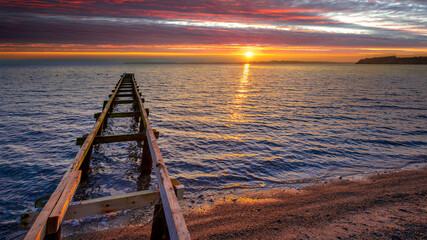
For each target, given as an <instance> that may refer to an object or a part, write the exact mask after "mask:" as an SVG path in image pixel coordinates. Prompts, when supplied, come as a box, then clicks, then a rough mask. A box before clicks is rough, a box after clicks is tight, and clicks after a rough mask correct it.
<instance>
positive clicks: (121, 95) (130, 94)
mask: <svg viewBox="0 0 427 240" xmlns="http://www.w3.org/2000/svg"><path fill="white" fill-rule="evenodd" d="M112 95H113V94H110V95H108V96H109V97H111V96H112ZM134 96H135V93H129V94H117V95H116V97H134Z"/></svg>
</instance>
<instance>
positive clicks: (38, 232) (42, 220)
mask: <svg viewBox="0 0 427 240" xmlns="http://www.w3.org/2000/svg"><path fill="white" fill-rule="evenodd" d="M124 76H126V75H123V76H122V77H121V78H120V80H119V84H118V86H120V84H121V83H122V82H123V79H124ZM118 90H119V89H118V88H116V90H115V91H114V94H113V96H112V97H111V99H110V100H109V101H108V103H107V104H106V106H105V108H104V110H103V112H102V114H101V116H100V117H99V118H98V120H97V121H96V123H95V126H94V127H93V129H92V131H91V132H90V134H89V136H88V137H87V139H86V141H85V142H84V143H83V145H82V146H81V148H80V150H79V152H78V153H77V155H76V156H75V158H74V160H73V163H72V164H71V166H70V167H69V168H68V169H67V171H66V172H65V174H64V176H63V177H62V179H61V181H60V182H59V184H58V186H57V187H56V189H55V191H54V192H53V193H52V195H51V196H50V198H49V200H48V202H47V203H46V205H45V206H44V208H43V209H42V211H41V213H40V215H39V216H38V217H37V219H36V222H35V223H34V224H33V225H32V227H31V229H30V230H29V231H28V233H27V235H26V236H25V239H26V240H32V239H43V238H44V236H45V235H46V225H47V224H46V223H47V219H48V217H49V215H50V213H51V212H52V210H53V209H54V207H55V205H56V203H57V202H58V200H59V198H60V197H61V194H62V192H63V190H64V188H65V186H66V185H67V183H68V179H69V178H70V174H71V172H72V171H76V170H78V169H79V168H80V166H81V164H82V162H83V160H84V158H85V156H86V154H87V153H88V152H89V150H90V148H91V147H92V143H93V140H94V139H95V136H96V135H97V133H98V131H99V129H100V128H101V125H102V123H103V122H104V119H105V116H106V115H107V112H108V110H109V109H110V107H111V104H112V102H113V99H114V98H115V96H116V95H117V93H118Z"/></svg>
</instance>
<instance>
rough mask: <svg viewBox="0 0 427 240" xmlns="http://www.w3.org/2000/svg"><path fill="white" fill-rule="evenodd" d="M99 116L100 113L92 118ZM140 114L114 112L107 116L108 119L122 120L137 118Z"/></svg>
mask: <svg viewBox="0 0 427 240" xmlns="http://www.w3.org/2000/svg"><path fill="white" fill-rule="evenodd" d="M100 115H101V113H100V112H99V113H95V114H94V115H93V118H98V117H99V116H100ZM140 115H141V113H140V112H116V113H109V114H108V115H107V116H108V118H122V117H138V116H140Z"/></svg>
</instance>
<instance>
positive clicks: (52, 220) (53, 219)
mask: <svg viewBox="0 0 427 240" xmlns="http://www.w3.org/2000/svg"><path fill="white" fill-rule="evenodd" d="M81 175H82V171H81V170H79V171H74V172H73V173H72V174H71V177H70V180H69V181H68V183H67V186H66V187H65V189H64V192H63V193H62V195H61V198H60V199H59V201H58V203H57V204H56V206H55V208H54V209H53V211H52V213H51V214H50V216H49V218H48V219H47V230H46V232H47V234H52V233H56V232H58V230H59V228H60V227H61V224H62V220H63V219H64V215H65V213H66V212H67V209H68V205H69V203H70V201H71V200H72V197H73V196H74V193H75V191H76V189H77V186H78V185H79V183H80V177H81Z"/></svg>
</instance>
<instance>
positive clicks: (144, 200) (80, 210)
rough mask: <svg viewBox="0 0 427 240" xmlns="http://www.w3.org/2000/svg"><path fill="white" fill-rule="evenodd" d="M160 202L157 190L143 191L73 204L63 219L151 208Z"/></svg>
mask: <svg viewBox="0 0 427 240" xmlns="http://www.w3.org/2000/svg"><path fill="white" fill-rule="evenodd" d="M159 200H160V196H159V191H158V190H144V191H139V192H133V193H126V194H119V195H114V196H108V197H103V198H97V199H91V200H86V201H82V202H80V203H73V205H71V206H70V207H69V209H68V211H67V214H66V218H65V219H77V218H82V217H89V216H96V215H101V214H106V213H112V212H116V211H123V210H129V209H137V208H144V207H148V206H153V205H154V204H156V203H158V201H159Z"/></svg>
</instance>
